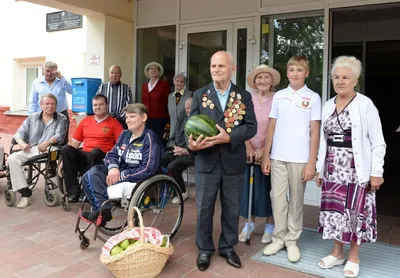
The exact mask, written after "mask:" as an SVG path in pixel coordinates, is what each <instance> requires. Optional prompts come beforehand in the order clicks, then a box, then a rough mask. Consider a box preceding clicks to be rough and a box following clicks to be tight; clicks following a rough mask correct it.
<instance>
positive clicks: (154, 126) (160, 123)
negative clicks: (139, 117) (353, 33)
mask: <svg viewBox="0 0 400 278" xmlns="http://www.w3.org/2000/svg"><path fill="white" fill-rule="evenodd" d="M167 123H168V119H164V118H148V119H147V123H146V126H147V127H148V128H149V129H151V130H152V131H154V132H155V134H157V136H158V137H159V138H160V140H161V141H162V142H163V145H164V147H165V145H166V144H167V141H166V140H165V139H164V138H163V137H164V132H165V125H166V124H167Z"/></svg>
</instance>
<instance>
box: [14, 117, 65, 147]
mask: <svg viewBox="0 0 400 278" xmlns="http://www.w3.org/2000/svg"><path fill="white" fill-rule="evenodd" d="M42 114H43V112H35V113H32V114H31V115H29V117H28V118H26V119H25V121H24V122H23V123H22V125H21V127H20V128H19V129H18V130H17V133H16V134H15V135H14V139H15V140H17V139H22V140H24V142H26V143H28V144H29V145H30V146H31V147H34V146H37V145H39V144H41V143H43V142H45V141H48V140H50V138H53V137H55V139H56V140H57V142H58V143H62V142H63V140H64V138H65V132H66V131H67V117H65V116H64V115H63V114H60V113H54V116H53V119H51V120H50V121H49V122H48V123H47V125H46V124H45V122H44V121H43V117H42Z"/></svg>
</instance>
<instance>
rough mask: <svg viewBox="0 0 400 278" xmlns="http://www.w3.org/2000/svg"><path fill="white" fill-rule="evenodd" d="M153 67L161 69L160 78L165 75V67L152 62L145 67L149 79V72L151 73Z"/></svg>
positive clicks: (145, 73)
mask: <svg viewBox="0 0 400 278" xmlns="http://www.w3.org/2000/svg"><path fill="white" fill-rule="evenodd" d="M151 66H156V67H158V68H159V69H160V76H159V77H161V76H162V75H163V73H164V68H163V66H161V64H159V63H157V62H150V63H148V64H147V65H146V66H145V67H144V75H146V76H147V78H150V76H149V73H148V71H149V67H151Z"/></svg>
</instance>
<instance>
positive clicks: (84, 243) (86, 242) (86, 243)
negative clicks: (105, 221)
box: [79, 237, 90, 250]
mask: <svg viewBox="0 0 400 278" xmlns="http://www.w3.org/2000/svg"><path fill="white" fill-rule="evenodd" d="M89 245H90V240H89V239H88V238H87V237H84V238H82V239H81V242H80V244H79V247H80V248H81V249H82V250H85V249H86V248H88V247H89Z"/></svg>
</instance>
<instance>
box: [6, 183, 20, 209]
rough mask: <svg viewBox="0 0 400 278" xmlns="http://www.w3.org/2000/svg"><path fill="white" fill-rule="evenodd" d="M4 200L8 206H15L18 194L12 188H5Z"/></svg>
mask: <svg viewBox="0 0 400 278" xmlns="http://www.w3.org/2000/svg"><path fill="white" fill-rule="evenodd" d="M4 195H5V196H4V202H5V203H6V205H7V206H8V207H13V206H14V205H15V203H16V202H17V194H15V192H14V191H13V190H12V189H10V188H7V187H6V188H5V194H4Z"/></svg>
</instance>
